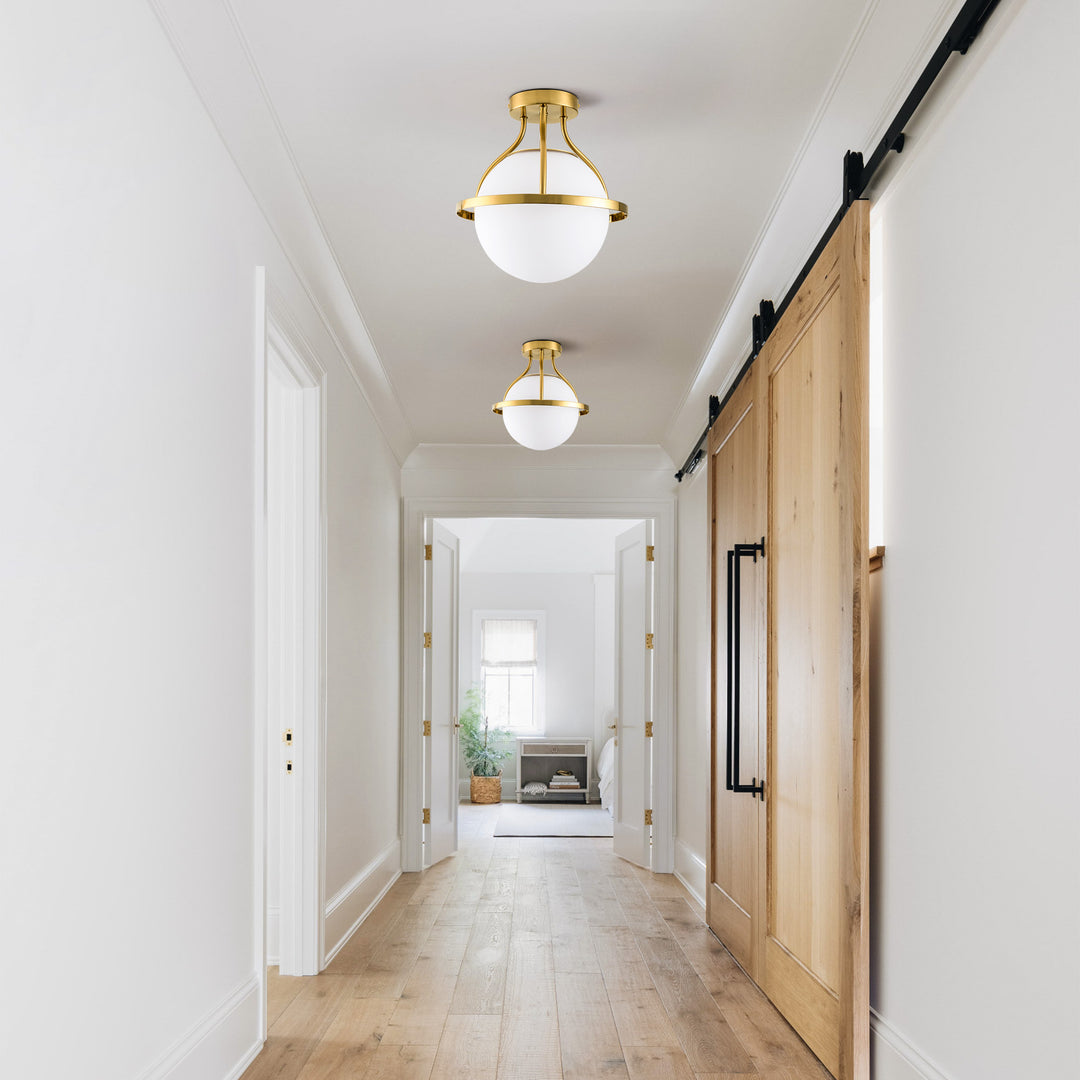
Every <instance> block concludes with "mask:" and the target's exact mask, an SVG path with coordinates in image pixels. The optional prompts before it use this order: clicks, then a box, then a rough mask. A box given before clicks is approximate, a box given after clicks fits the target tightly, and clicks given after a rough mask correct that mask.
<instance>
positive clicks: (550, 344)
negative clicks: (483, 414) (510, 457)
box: [491, 341, 589, 450]
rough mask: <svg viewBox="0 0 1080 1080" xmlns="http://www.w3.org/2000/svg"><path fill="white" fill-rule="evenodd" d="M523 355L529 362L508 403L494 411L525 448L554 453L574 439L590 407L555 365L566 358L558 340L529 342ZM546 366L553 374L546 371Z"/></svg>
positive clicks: (512, 386)
mask: <svg viewBox="0 0 1080 1080" xmlns="http://www.w3.org/2000/svg"><path fill="white" fill-rule="evenodd" d="M521 352H522V354H523V355H524V356H527V357H528V358H529V363H528V364H527V365H526V367H525V370H524V371H523V372H522V373H521V374H520V375H519V376H518V377H517V378H516V379H515V380H514V381H513V382H512V383H511V384H510V385H509V387H507V390H506V396H505V398H504V400H502V401H499V402H496V403H495V404H494V405H492V406H491V411H492V412H493V413H496V414H498V415H500V416H501V417H502V418H503V423H504V424H505V425H506V430H507V431H508V432H510V435H511V437H512V438H513V439H514V440H515V441H516V442H519V443H521V445H522V446H527V447H528V448H529V449H530V450H550V449H552V448H553V447H555V446H559V445H561V444H562V443H564V442H566V440H567V439H569V438H570V436H571V435H572V434H573V433H574V428H576V427H577V422H578V417H579V416H584V415H585V414H586V413H587V412H588V411H589V406H588V405H586V404H585V403H584V402H582V401H578V398H577V394H576V393H575V392H574V388H573V387H572V386H571V385H570V384H569V383H568V382H567V381H566V379H565V378H564V377H563V374H562V372H561V371H559V369H558V368H557V367H556V366H555V361H556V360H557V359H558V358H559V356H561V355H562V346H561V345H560V344H559V343H558V342H557V341H526V342H525V344H524V345H522V346H521ZM534 363H535V364H536V365H537V370H536V372H535V373H534V372H533V370H532V366H533V364H534ZM545 363H546V364H548V365H549V369H550V370H549V371H545V370H544V365H545Z"/></svg>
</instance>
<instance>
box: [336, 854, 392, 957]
mask: <svg viewBox="0 0 1080 1080" xmlns="http://www.w3.org/2000/svg"><path fill="white" fill-rule="evenodd" d="M400 876H401V841H400V840H394V842H393V843H392V844H390V845H388V846H387V847H386V849H385V850H383V851H382V852H380V853H379V854H378V855H376V856H375V858H374V859H372V860H371V862H369V863H368V864H367V866H365V867H364V868H363V869H362V870H361V871H360V872H359V873H358V874H357V875H356V876H355V877H354V878H352V880H351V881H349V882H348V883H347V884H346V885H345V887H344V888H342V889H339V890H338V891H337V892H336V893H334V895H333V896H331V897H330V899H329V900H328V901H327V902H326V916H325V918H326V935H325V939H324V940H325V941H326V956H325V957H324V958H323V965H322V966H323V967H326V965H327V964H329V963H330V961H331V960H333V959H334V957H335V956H337V954H338V952H339V951H340V949H341V947H342V946H343V945H344V944H345V942H346V941H348V940H349V938H351V937H352V935H353V934H354V933H355V932H356V929H357V927H358V926H359V925H360V924H361V923H362V922H363V921H364V920H365V919H366V918H367V917H368V915H370V914H371V911H372V909H373V908H374V907H375V905H376V904H377V903H378V902H379V901H380V900H381V899H382V898H383V897H384V896H385V895H386V890H387V889H389V888H390V886H391V885H393V884H394V882H395V881H397V879H398V878H399V877H400Z"/></svg>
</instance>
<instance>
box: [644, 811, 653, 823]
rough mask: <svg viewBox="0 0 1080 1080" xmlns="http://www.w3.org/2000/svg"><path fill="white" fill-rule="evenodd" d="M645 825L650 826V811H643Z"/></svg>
mask: <svg viewBox="0 0 1080 1080" xmlns="http://www.w3.org/2000/svg"><path fill="white" fill-rule="evenodd" d="M645 824H646V825H651V824H652V811H651V810H646V811H645Z"/></svg>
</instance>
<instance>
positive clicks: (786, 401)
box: [758, 202, 869, 1080]
mask: <svg viewBox="0 0 1080 1080" xmlns="http://www.w3.org/2000/svg"><path fill="white" fill-rule="evenodd" d="M868 263H869V229H868V206H867V204H866V203H865V202H859V203H856V204H854V205H853V206H852V208H851V210H850V211H849V212H848V214H847V216H846V217H845V218H844V221H843V222H842V224H841V226H840V228H839V230H838V231H837V233H836V234H835V235H834V236H833V238H832V240H831V241H830V242H829V244H828V245H827V246H826V248H825V251H824V252H823V253H822V255H821V257H820V258H819V260H818V262H817V263H816V264H815V267H814V269H813V270H812V272H811V273H810V275H809V276H808V278H807V280H806V282H805V283H804V284H803V286H802V288H801V289H800V291H799V294H798V296H797V298H796V300H795V301H794V302H793V303H792V304H791V305H790V307H789V308H788V310H787V312H786V313H785V315H784V317H783V319H782V320H781V321H780V323H779V325H778V326H777V328H776V330H775V331H774V332H773V334H772V335H771V336H770V338H769V340H768V342H767V343H766V345H765V348H764V349H763V350H762V352H761V354H760V356H759V357H758V364H759V365H760V366H761V368H762V369H763V374H764V377H765V378H766V380H767V391H766V392H767V399H768V439H769V451H768V503H769V510H768V525H769V528H768V530H767V534H766V535H767V536H768V540H769V546H768V559H767V565H768V614H767V622H768V643H767V655H768V731H767V743H768V762H767V771H768V777H769V791H768V795H767V801H766V814H767V831H768V836H767V846H766V850H767V856H766V867H765V882H766V889H767V899H766V925H765V928H764V931H765V950H764V971H763V978H762V982H761V986H762V988H763V989H764V990H765V992H766V993H767V994H768V995H769V997H770V998H771V999H772V1000H773V1001H774V1003H775V1004H776V1005H777V1006H778V1007H779V1008H780V1010H781V1012H783V1013H784V1015H785V1016H786V1017H787V1019H788V1020H789V1021H790V1022H791V1024H792V1026H794V1027H795V1029H796V1030H797V1031H798V1032H799V1034H800V1035H802V1037H803V1038H804V1039H805V1040H806V1042H807V1043H808V1044H809V1046H810V1047H811V1049H813V1050H814V1052H815V1053H816V1054H817V1055H818V1057H820V1058H821V1060H822V1062H823V1063H824V1064H825V1066H826V1067H827V1068H828V1069H829V1070H830V1071H831V1072H832V1073H833V1074H834V1075H835V1076H837V1077H839V1078H840V1080H849V1078H851V1080H854V1078H863V1077H866V1076H867V1075H868V1054H869V1049H868V1045H869V988H868V967H869V965H868V937H867V911H866V897H867V870H868V854H867V837H868V832H869V812H868V799H867V790H866V788H867V777H868V755H867V742H866V740H867V728H868V708H867V706H868V702H867V697H866V691H867V665H868V656H869V653H868V633H867V619H866V612H867V603H866V602H864V601H868V598H869V555H868V547H867V536H866V532H867V522H868V518H869V510H868V503H867V472H868V468H869V462H868V443H869V438H868V420H867V382H868V364H867V353H868V329H867V310H868V302H869V301H868V290H867V266H868Z"/></svg>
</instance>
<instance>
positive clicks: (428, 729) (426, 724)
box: [424, 720, 431, 735]
mask: <svg viewBox="0 0 1080 1080" xmlns="http://www.w3.org/2000/svg"><path fill="white" fill-rule="evenodd" d="M424 734H425V735H430V734H431V721H430V720H425V721H424Z"/></svg>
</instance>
